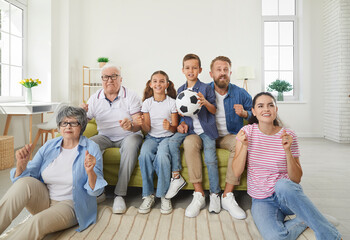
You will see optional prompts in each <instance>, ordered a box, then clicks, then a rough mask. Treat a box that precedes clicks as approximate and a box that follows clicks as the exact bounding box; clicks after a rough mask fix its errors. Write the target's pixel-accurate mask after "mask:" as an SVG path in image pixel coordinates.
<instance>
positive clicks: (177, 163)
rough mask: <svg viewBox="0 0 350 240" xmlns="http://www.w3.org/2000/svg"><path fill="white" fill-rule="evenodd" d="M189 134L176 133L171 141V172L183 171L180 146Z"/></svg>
mask: <svg viewBox="0 0 350 240" xmlns="http://www.w3.org/2000/svg"><path fill="white" fill-rule="evenodd" d="M187 135H188V133H179V132H177V133H175V134H174V135H173V136H171V137H170V139H169V151H170V155H171V171H172V172H177V171H181V170H182V165H181V156H180V146H181V144H182V142H183V141H184V139H185V138H186V136H187Z"/></svg>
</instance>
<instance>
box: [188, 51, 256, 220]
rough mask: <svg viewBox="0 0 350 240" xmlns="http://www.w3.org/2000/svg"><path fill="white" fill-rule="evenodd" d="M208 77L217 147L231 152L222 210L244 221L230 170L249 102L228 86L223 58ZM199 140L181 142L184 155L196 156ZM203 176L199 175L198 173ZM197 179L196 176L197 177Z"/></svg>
mask: <svg viewBox="0 0 350 240" xmlns="http://www.w3.org/2000/svg"><path fill="white" fill-rule="evenodd" d="M210 70H211V71H210V76H211V77H212V78H213V80H214V81H213V82H211V83H210V86H211V87H212V88H214V90H215V95H216V106H217V109H216V114H215V117H216V126H217V128H218V132H219V138H217V139H216V146H217V147H218V148H223V149H226V150H228V151H230V156H229V159H228V163H227V172H226V185H225V190H224V193H223V194H222V195H221V206H222V208H223V209H225V210H227V211H228V212H229V213H230V215H231V216H232V217H234V218H237V219H244V218H246V214H245V212H244V211H243V210H242V209H241V208H240V207H239V206H238V204H237V202H236V200H235V197H234V195H233V189H234V186H235V185H239V179H238V178H236V177H235V176H234V174H233V170H232V161H233V157H234V155H235V146H236V134H237V133H238V132H239V130H240V129H241V128H242V127H243V119H244V118H245V119H248V118H249V117H250V116H251V114H252V113H251V108H252V98H251V96H250V95H249V93H247V92H246V91H245V90H244V89H243V88H240V87H237V86H236V85H234V84H232V83H230V77H231V73H232V72H231V60H230V59H229V58H227V57H224V56H219V57H216V58H215V59H214V60H213V61H212V62H211V64H210ZM200 140H201V139H200V138H198V136H197V135H189V136H187V137H186V139H185V141H184V149H185V152H186V151H187V152H189V153H191V152H195V151H198V150H197V149H198V148H201V147H202V142H201V141H200ZM198 174H200V175H201V174H202V171H201V170H200V171H198ZM197 177H198V176H197Z"/></svg>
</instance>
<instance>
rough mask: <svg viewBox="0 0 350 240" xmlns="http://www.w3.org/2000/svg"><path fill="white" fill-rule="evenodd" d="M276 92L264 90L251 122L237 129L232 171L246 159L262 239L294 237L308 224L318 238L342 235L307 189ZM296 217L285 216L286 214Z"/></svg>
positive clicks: (240, 167)
mask: <svg viewBox="0 0 350 240" xmlns="http://www.w3.org/2000/svg"><path fill="white" fill-rule="evenodd" d="M277 110H278V108H277V106H276V100H275V98H274V97H273V96H272V95H271V94H270V93H268V92H261V93H259V94H257V95H256V96H255V97H254V99H253V108H252V113H253V116H252V118H250V120H249V123H250V124H249V125H247V126H244V127H243V128H242V129H241V130H240V132H239V133H238V134H237V137H236V138H237V140H238V141H237V144H236V156H235V158H234V161H233V164H232V166H233V171H234V174H235V175H236V176H237V177H238V176H240V175H241V174H242V173H243V170H244V167H245V165H246V162H247V167H248V178H247V182H248V194H249V195H250V196H251V197H252V215H253V219H254V222H255V224H256V226H257V227H258V229H259V231H260V233H261V235H262V236H263V238H264V239H296V238H298V236H299V235H300V234H301V233H302V232H303V231H304V230H305V229H306V228H307V227H310V228H311V229H312V230H313V231H314V232H315V234H316V238H317V239H327V240H330V239H340V238H341V236H340V233H339V232H338V231H337V229H336V228H335V227H334V226H333V225H331V224H330V223H329V222H328V221H327V220H326V219H325V217H324V216H323V215H322V214H321V213H320V212H319V211H318V210H317V208H316V207H315V206H314V205H313V204H312V202H311V201H310V199H309V198H308V197H307V196H306V195H305V194H304V193H303V190H302V188H301V186H300V185H299V182H300V180H301V176H302V169H301V166H300V162H299V156H300V154H299V147H298V140H297V137H296V135H295V133H294V132H293V131H291V130H290V129H286V128H284V127H281V126H280V125H281V124H280V121H279V119H278V117H277ZM292 214H295V215H296V218H294V219H292V220H289V221H284V218H285V216H286V215H292Z"/></svg>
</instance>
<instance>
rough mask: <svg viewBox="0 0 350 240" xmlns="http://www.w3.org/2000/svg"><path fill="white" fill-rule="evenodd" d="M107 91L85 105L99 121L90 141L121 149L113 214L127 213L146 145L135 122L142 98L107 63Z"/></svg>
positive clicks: (104, 79)
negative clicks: (132, 183)
mask: <svg viewBox="0 0 350 240" xmlns="http://www.w3.org/2000/svg"><path fill="white" fill-rule="evenodd" d="M101 79H102V86H103V89H100V90H98V91H97V92H96V93H95V94H94V95H92V96H91V97H90V99H89V100H88V102H87V104H82V105H81V106H82V107H83V108H84V109H85V110H86V112H87V117H88V118H89V119H92V118H95V120H96V123H97V130H98V135H96V136H93V137H91V138H90V139H91V140H93V141H94V142H96V143H97V144H98V145H99V147H100V149H101V151H103V150H105V149H106V148H111V147H117V148H120V155H121V159H120V168H119V173H118V183H117V185H116V186H115V190H114V193H115V195H116V196H115V198H114V203H113V213H124V212H125V211H126V205H125V201H124V199H123V197H124V196H126V193H127V187H128V183H129V180H130V176H131V174H132V172H133V170H134V168H135V164H136V162H137V154H138V151H139V149H140V146H141V144H142V134H141V132H140V129H141V128H140V126H136V125H134V124H133V120H134V119H135V118H136V117H137V116H138V115H139V114H140V111H141V99H140V98H139V97H138V96H137V95H136V93H134V92H132V91H130V90H128V89H127V88H125V87H124V86H122V79H123V78H122V76H121V72H120V69H119V68H118V67H116V66H113V65H110V64H107V65H105V66H104V67H103V68H102V70H101Z"/></svg>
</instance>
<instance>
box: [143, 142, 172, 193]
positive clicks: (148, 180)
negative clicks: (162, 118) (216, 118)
mask: <svg viewBox="0 0 350 240" xmlns="http://www.w3.org/2000/svg"><path fill="white" fill-rule="evenodd" d="M139 164H140V168H141V175H142V196H143V197H146V196H149V195H151V194H153V193H154V185H153V174H154V172H156V174H157V176H158V181H157V192H156V197H159V198H160V197H164V196H165V194H166V192H167V191H168V188H169V185H170V178H171V162H170V154H169V137H161V138H155V137H152V136H150V135H147V136H146V139H145V141H144V143H143V144H142V147H141V152H140V156H139Z"/></svg>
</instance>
